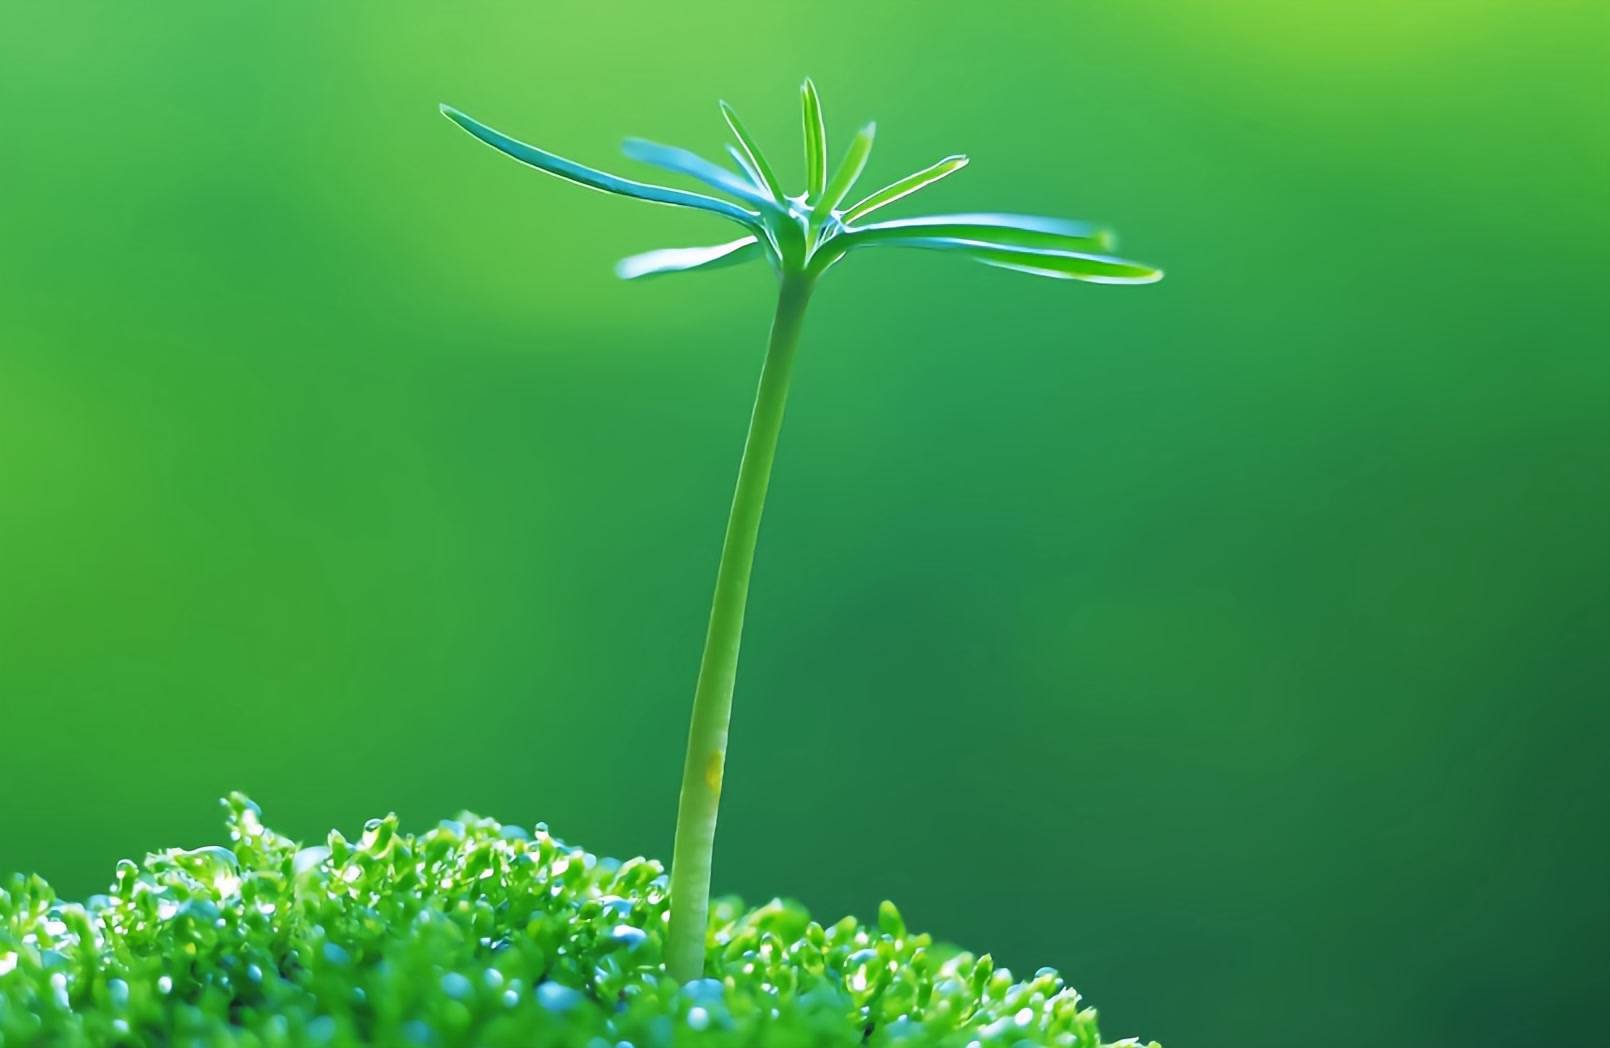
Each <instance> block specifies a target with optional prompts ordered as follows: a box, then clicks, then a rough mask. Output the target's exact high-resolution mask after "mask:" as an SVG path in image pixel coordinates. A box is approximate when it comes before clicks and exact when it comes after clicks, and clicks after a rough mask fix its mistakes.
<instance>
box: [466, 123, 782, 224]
mask: <svg viewBox="0 0 1610 1048" xmlns="http://www.w3.org/2000/svg"><path fill="white" fill-rule="evenodd" d="M442 111H443V113H444V114H445V115H446V116H447V117H448V119H450V120H452V121H453V122H454V123H455V124H457V125H458V126H459V127H461V128H463V129H464V130H465V131H467V132H469V133H470V134H471V135H472V136H474V137H475V138H478V139H480V140H481V141H482V142H484V143H485V144H487V145H489V146H491V147H492V148H493V149H496V150H497V151H498V152H500V153H504V154H506V155H508V156H510V157H513V158H514V159H515V160H518V161H520V162H521V163H523V164H528V165H530V166H531V167H534V168H536V169H537V170H539V171H542V172H544V173H546V174H550V175H553V176H554V177H556V178H561V179H564V180H565V181H566V182H574V183H576V184H577V185H581V186H586V187H587V188H588V189H596V190H599V191H600V192H604V193H614V194H617V195H620V196H627V197H636V198H637V199H639V200H648V201H652V202H654V203H657V204H670V205H672V206H673V207H689V208H696V209H698V210H700V211H709V212H711V213H713V214H717V215H720V216H722V217H723V218H727V219H730V220H732V221H734V222H736V223H738V224H739V225H741V226H744V227H745V228H748V229H754V228H756V226H757V220H756V218H755V216H754V215H753V214H751V213H750V212H748V211H745V210H743V209H742V208H740V207H738V206H737V205H736V204H729V203H727V202H726V201H725V200H717V199H715V198H714V197H707V196H704V195H702V194H699V193H689V192H686V191H684V190H680V189H671V188H669V187H667V186H656V185H651V184H649V183H646V182H637V181H634V180H632V179H629V178H621V177H620V176H618V175H612V174H609V173H608V172H605V171H599V170H598V169H597V168H592V167H588V166H587V165H585V164H578V163H576V162H575V161H574V160H567V159H565V158H564V157H561V156H558V155H556V154H554V153H550V152H548V151H547V150H545V149H538V148H537V147H536V146H533V145H529V144H527V143H525V142H521V141H519V140H518V139H515V138H511V137H509V136H508V135H505V134H504V133H503V132H501V131H497V130H494V129H493V128H490V127H488V126H486V125H485V124H483V123H481V122H480V121H479V120H476V119H475V118H474V117H471V116H468V115H466V114H464V113H461V112H459V111H458V110H456V109H454V108H452V107H451V106H444V107H443V109H442Z"/></svg>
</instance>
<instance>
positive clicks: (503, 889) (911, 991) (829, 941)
mask: <svg viewBox="0 0 1610 1048" xmlns="http://www.w3.org/2000/svg"><path fill="white" fill-rule="evenodd" d="M224 804H225V807H226V808H227V810H228V827H229V838H230V842H231V843H230V846H229V847H227V848H226V847H207V848H198V849H195V850H191V851H185V850H179V849H171V850H168V851H164V852H157V853H154V854H152V855H148V856H147V857H146V859H145V861H144V862H143V863H140V864H136V863H133V862H129V861H127V860H124V861H122V862H120V863H118V866H117V873H116V879H115V881H114V883H113V884H112V885H111V887H110V888H109V889H108V892H107V894H105V895H96V896H92V897H91V898H90V899H88V900H87V901H86V902H84V903H82V904H78V903H67V902H62V901H60V900H58V899H57V898H56V897H55V896H54V894H53V893H52V892H51V890H50V887H49V886H48V885H47V884H46V883H45V882H44V881H43V880H41V879H39V878H38V877H23V876H14V877H12V878H11V879H10V880H9V881H8V882H7V883H6V885H5V887H4V889H3V890H0V1044H4V1045H31V1044H50V1045H79V1044H94V1045H107V1044H114V1045H115V1044H130V1045H133V1044H150V1043H157V1044H183V1045H190V1044H196V1045H215V1044H223V1045H263V1046H269V1045H306V1044H351V1043H377V1044H399V1045H401V1044H421V1045H444V1046H445V1045H487V1046H499V1045H510V1046H513V1045H519V1046H522V1048H527V1046H547V1045H553V1046H559V1045H563V1046H566V1048H610V1046H615V1045H632V1046H638V1048H647V1046H655V1045H671V1044H675V1045H808V1044H823V1045H838V1044H844V1045H855V1044H863V1043H866V1044H874V1045H877V1044H902V1045H957V1046H963V1045H968V1044H974V1043H976V1044H980V1045H988V1044H1000V1045H1023V1044H1028V1045H1076V1046H1079V1048H1094V1046H1096V1045H1099V1044H1100V1038H1099V1036H1098V1034H1097V1030H1096V1016H1095V1012H1094V1011H1092V1010H1091V1009H1088V1008H1083V1007H1081V1005H1080V1001H1079V996H1078V994H1077V993H1075V992H1074V991H1073V990H1072V989H1071V988H1069V987H1067V986H1066V985H1064V984H1063V982H1062V980H1061V979H1060V978H1059V977H1058V976H1057V974H1056V973H1055V972H1054V971H1052V970H1050V969H1041V970H1040V971H1039V972H1037V973H1036V974H1035V975H1034V977H1033V978H1031V979H1028V980H1026V981H1018V980H1017V979H1015V978H1014V977H1013V976H1012V975H1011V973H1009V972H1008V971H1006V970H1005V969H997V968H994V967H993V966H992V964H991V963H990V959H989V957H988V956H987V955H986V956H983V957H976V958H975V957H974V956H972V955H971V954H967V953H962V952H959V951H956V950H954V949H951V948H948V947H944V946H940V945H937V944H935V943H934V942H933V941H932V940H931V939H930V938H929V937H928V936H926V935H918V934H913V933H911V932H908V931H907V930H906V927H905V923H904V921H903V920H902V919H901V917H900V914H899V912H898V911H897V910H896V909H895V908H894V906H893V905H891V904H889V903H885V904H884V905H883V906H882V907H881V908H880V910H879V913H878V919H877V923H876V924H875V925H861V924H858V923H857V922H856V921H855V920H854V919H852V918H846V919H845V920H842V921H839V922H838V923H837V924H833V925H829V926H825V927H824V926H823V925H821V924H818V923H816V922H814V921H812V920H811V919H810V916H809V915H808V914H807V913H806V912H805V911H804V910H803V909H802V908H801V907H800V906H798V905H797V904H794V903H787V902H781V901H775V900H774V901H772V902H770V903H767V904H766V905H764V906H760V907H757V908H754V909H745V908H743V907H742V906H741V905H740V904H738V903H737V902H736V901H722V902H718V903H717V905H716V906H714V907H713V909H712V912H711V922H710V937H711V938H710V955H709V956H710V960H709V966H708V971H707V975H708V976H709V977H708V978H705V979H703V980H699V981H695V982H691V983H688V984H686V985H679V984H677V983H676V982H675V981H674V980H672V979H670V978H669V977H668V976H667V975H666V974H665V971H664V967H663V965H662V964H661V951H662V947H663V941H664V935H665V918H666V893H665V884H666V881H665V876H664V872H663V870H662V868H661V866H660V864H659V863H657V862H654V861H652V860H647V859H631V860H628V861H626V862H617V861H614V860H611V859H603V858H598V857H595V856H593V855H590V854H588V853H587V852H585V851H582V850H580V849H578V848H573V847H571V846H569V845H566V844H565V843H563V842H562V841H560V840H558V839H557V838H555V837H553V836H552V835H550V834H549V833H548V832H547V831H546V829H545V828H544V827H542V826H538V827H537V828H536V830H535V832H527V831H526V830H524V829H522V828H519V827H515V826H502V825H499V824H498V823H496V822H493V821H491V820H489V819H480V818H476V817H474V816H470V815H464V816H461V817H460V818H459V819H457V820H451V821H447V822H443V823H441V824H440V825H439V826H437V827H436V828H435V829H433V830H431V831H429V832H428V833H425V834H422V835H419V836H410V835H408V834H404V833H402V832H400V831H399V830H398V827H397V820H396V817H395V816H392V817H389V818H386V819H375V820H372V821H370V822H369V823H368V824H367V825H366V826H365V827H364V830H363V833H362V835H361V836H360V837H359V838H358V840H356V841H348V840H347V839H346V838H344V837H343V836H342V835H341V834H339V833H331V834H330V836H329V839H328V842H327V843H326V844H323V845H319V846H317V847H309V848H303V847H299V846H298V845H297V844H296V843H294V842H292V841H290V840H289V839H287V838H285V837H283V836H281V835H279V834H277V833H275V832H274V831H272V830H270V829H268V828H267V827H265V826H264V825H263V823H262V820H261V817H260V812H259V810H258V808H257V807H256V805H254V804H252V802H251V801H249V800H247V799H246V798H245V797H242V796H240V795H239V794H236V795H233V796H231V797H230V798H228V799H227V800H226V801H225V802H224Z"/></svg>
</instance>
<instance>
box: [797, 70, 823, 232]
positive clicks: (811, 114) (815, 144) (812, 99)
mask: <svg viewBox="0 0 1610 1048" xmlns="http://www.w3.org/2000/svg"><path fill="white" fill-rule="evenodd" d="M799 90H800V102H801V106H802V108H803V109H804V114H805V199H806V200H811V201H814V200H816V199H817V197H819V196H820V195H821V193H822V190H823V189H824V188H826V186H827V127H826V125H825V124H823V123H822V99H821V97H820V96H818V95H817V93H816V85H815V84H814V83H812V82H811V78H810V77H806V78H805V83H804V85H802V86H801V87H800V89H799Z"/></svg>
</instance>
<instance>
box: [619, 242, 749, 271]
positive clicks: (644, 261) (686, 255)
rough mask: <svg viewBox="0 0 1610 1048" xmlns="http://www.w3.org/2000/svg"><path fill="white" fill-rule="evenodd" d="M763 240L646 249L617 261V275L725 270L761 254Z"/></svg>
mask: <svg viewBox="0 0 1610 1048" xmlns="http://www.w3.org/2000/svg"><path fill="white" fill-rule="evenodd" d="M762 253H763V252H762V251H761V247H760V241H759V240H756V239H755V238H754V237H741V238H739V239H738V240H733V241H730V242H728V243H726V244H716V245H715V246H713V247H670V248H662V249H660V250H658V251H645V252H643V253H642V254H640V255H632V256H631V257H629V258H623V259H621V260H620V261H619V262H617V263H615V275H616V276H618V277H620V278H621V279H622V280H636V279H637V278H638V277H652V276H659V275H660V274H663V273H690V272H693V271H694V270H698V269H721V268H723V267H725V266H736V265H739V264H740V263H743V262H747V261H749V260H750V259H752V258H757V257H759V256H760V255H761V254H762Z"/></svg>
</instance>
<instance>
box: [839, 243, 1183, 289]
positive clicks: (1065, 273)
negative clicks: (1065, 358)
mask: <svg viewBox="0 0 1610 1048" xmlns="http://www.w3.org/2000/svg"><path fill="white" fill-rule="evenodd" d="M871 244H876V245H880V246H886V247H913V248H922V249H926V250H933V251H955V252H958V253H960V254H963V255H966V256H967V257H968V258H971V259H973V260H975V261H978V262H982V263H984V264H985V265H989V266H997V267H999V268H1001V269H1011V270H1016V271H1017V272H1019V273H1029V274H1032V275H1034V276H1040V277H1052V278H1054V279H1057V280H1082V281H1086V282H1088V283H1092V284H1154V283H1156V282H1157V281H1159V280H1161V279H1163V271H1162V270H1160V269H1156V268H1154V267H1152V266H1148V265H1144V264H1142V263H1139V262H1130V261H1128V260H1126V259H1122V258H1112V257H1110V256H1107V255H1094V254H1088V253H1086V252H1082V251H1048V250H1037V249H1034V248H1027V247H1014V246H1010V245H1005V244H999V243H987V242H984V241H978V240H964V239H961V238H959V237H945V236H912V235H908V236H904V237H898V238H896V237H889V238H886V239H880V240H875V241H871V242H870V243H869V246H870V245H871Z"/></svg>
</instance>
